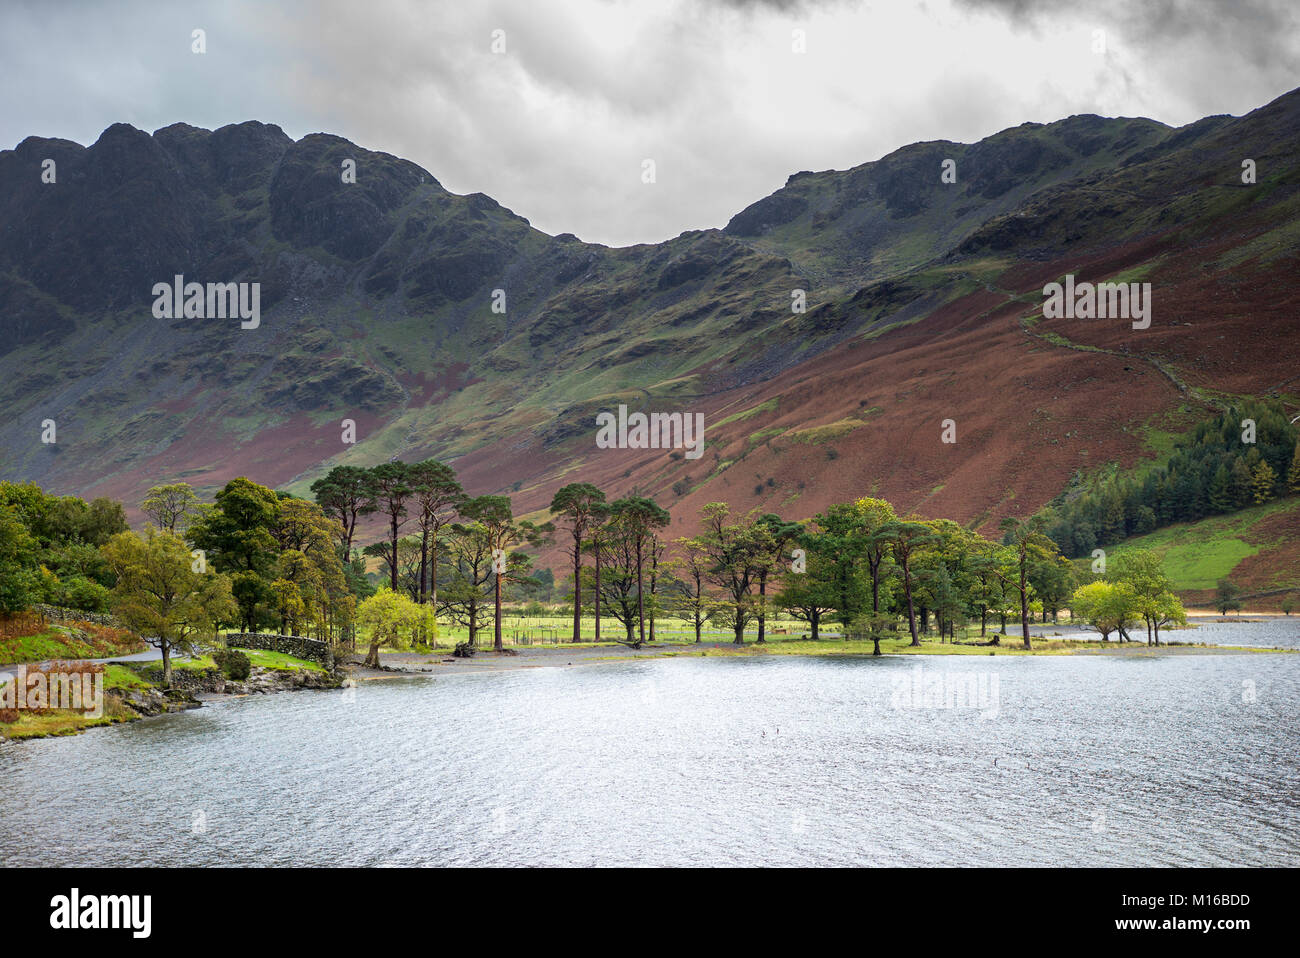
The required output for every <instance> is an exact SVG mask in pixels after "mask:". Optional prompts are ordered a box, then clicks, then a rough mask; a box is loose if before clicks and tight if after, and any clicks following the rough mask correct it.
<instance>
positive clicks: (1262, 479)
mask: <svg viewBox="0 0 1300 958" xmlns="http://www.w3.org/2000/svg"><path fill="white" fill-rule="evenodd" d="M1250 485H1251V491H1252V494H1253V495H1254V498H1255V504H1256V505H1259V506H1262V505H1263V504H1264V503H1266V502H1268V500H1270V499H1272V498H1273V490H1274V489H1275V488H1276V486H1277V473H1276V472H1274V471H1273V467H1272V466H1270V465H1269V464H1268V463H1267V462H1265V461H1264V460H1263V459H1261V460H1260V461H1259V465H1257V466H1256V467H1255V471H1254V473H1252V474H1251V480H1250Z"/></svg>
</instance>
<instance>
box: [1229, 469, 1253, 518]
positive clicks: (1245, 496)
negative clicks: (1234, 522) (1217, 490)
mask: <svg viewBox="0 0 1300 958" xmlns="http://www.w3.org/2000/svg"><path fill="white" fill-rule="evenodd" d="M1231 473H1232V505H1233V508H1235V509H1244V508H1246V507H1247V506H1248V505H1250V500H1251V496H1252V495H1254V477H1253V476H1252V475H1251V472H1250V467H1249V466H1248V465H1246V460H1244V459H1242V458H1240V457H1238V458H1237V459H1234V460H1233V462H1232V470H1231Z"/></svg>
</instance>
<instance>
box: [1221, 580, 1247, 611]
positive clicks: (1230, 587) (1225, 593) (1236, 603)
mask: <svg viewBox="0 0 1300 958" xmlns="http://www.w3.org/2000/svg"><path fill="white" fill-rule="evenodd" d="M1214 607H1215V608H1216V609H1218V610H1219V614H1220V615H1227V614H1228V612H1229V611H1233V610H1235V611H1237V612H1240V611H1241V589H1239V588H1238V587H1237V584H1236V583H1235V582H1232V581H1231V580H1229V579H1220V580H1219V582H1218V585H1217V586H1216V588H1215V591H1214Z"/></svg>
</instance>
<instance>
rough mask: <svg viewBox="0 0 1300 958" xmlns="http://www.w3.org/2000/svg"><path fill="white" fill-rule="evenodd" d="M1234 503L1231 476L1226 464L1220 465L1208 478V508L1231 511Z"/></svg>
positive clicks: (1215, 510) (1221, 511)
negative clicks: (1211, 477)
mask: <svg viewBox="0 0 1300 958" xmlns="http://www.w3.org/2000/svg"><path fill="white" fill-rule="evenodd" d="M1235 505H1236V500H1235V497H1234V496H1233V491H1232V476H1231V475H1230V474H1229V472H1228V467H1227V466H1226V465H1220V466H1219V468H1218V470H1217V471H1216V472H1215V473H1214V478H1213V479H1212V480H1210V509H1211V511H1213V512H1218V513H1223V512H1231V511H1232V510H1233V508H1234V507H1235Z"/></svg>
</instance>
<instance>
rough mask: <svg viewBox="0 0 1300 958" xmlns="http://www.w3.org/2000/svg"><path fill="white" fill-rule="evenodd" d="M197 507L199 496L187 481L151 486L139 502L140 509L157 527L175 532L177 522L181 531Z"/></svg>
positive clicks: (196, 510)
mask: <svg viewBox="0 0 1300 958" xmlns="http://www.w3.org/2000/svg"><path fill="white" fill-rule="evenodd" d="M198 508H199V497H198V496H196V495H195V494H194V490H193V489H191V488H190V484H189V483H188V482H172V483H167V484H166V485H161V486H152V487H150V489H149V491H148V492H146V493H145V496H144V501H143V502H141V503H140V511H141V512H143V513H144V514H145V515H146V516H148V517H149V518H150V519H152V520H153V524H154V525H156V526H157V527H158V528H159V529H164V530H166V531H167V532H175V531H176V526H177V525H178V524H179V525H180V526H181V531H182V532H183V531H184V529H185V525H186V523H187V520H188V519H189V517H190V516H192V515H194V514H195V513H196V512H198Z"/></svg>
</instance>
